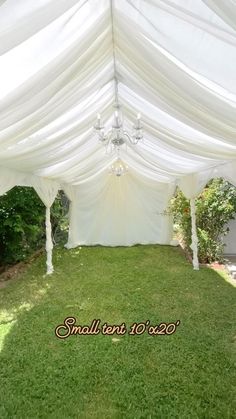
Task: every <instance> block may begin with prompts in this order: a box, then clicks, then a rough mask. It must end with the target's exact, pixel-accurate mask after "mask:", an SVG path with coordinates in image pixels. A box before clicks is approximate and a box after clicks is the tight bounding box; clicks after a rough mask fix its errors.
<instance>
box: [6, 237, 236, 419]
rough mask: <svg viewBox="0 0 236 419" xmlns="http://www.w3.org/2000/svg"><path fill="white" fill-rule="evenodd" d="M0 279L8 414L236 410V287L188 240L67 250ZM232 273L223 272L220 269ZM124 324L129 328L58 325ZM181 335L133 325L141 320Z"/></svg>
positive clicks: (209, 414)
mask: <svg viewBox="0 0 236 419" xmlns="http://www.w3.org/2000/svg"><path fill="white" fill-rule="evenodd" d="M54 265H55V273H54V274H53V275H52V276H43V275H44V272H45V258H44V257H43V256H42V257H39V258H38V259H37V260H36V261H35V262H34V263H33V264H32V266H30V267H29V268H28V269H27V271H26V272H25V273H24V274H21V275H20V277H19V279H17V280H15V281H13V282H12V283H10V284H9V285H7V286H6V287H5V288H3V289H1V290H0V307H1V317H0V339H1V340H0V344H1V352H0V418H1V419H5V418H17V419H18V418H19V419H21V418H24V419H26V418H27V419H34V418H45V419H50V418H57V419H61V418H62V419H63V418H65V419H69V418H78V419H80V418H81V419H82V418H88V419H89V418H91V419H94V418H97V419H108V418H109V419H113V418H114V419H116V418H117V419H119V418H128V419H139V418H147V419H148V418H149V419H152V418H154V419H156V418H160V419H165V418H180V419H185V418H191V419H194V418H212V419H213V418H214V419H215V418H216V419H217V418H235V417H236V404H235V384H236V374H235V362H236V356H235V354H236V332H235V320H236V316H235V313H236V288H234V287H233V286H232V285H230V284H229V283H227V282H226V281H225V279H224V277H223V276H220V274H218V273H217V272H215V271H213V270H210V269H208V268H202V269H201V270H200V271H199V272H197V271H193V270H192V267H191V265H189V263H188V262H187V261H186V260H185V259H184V257H183V255H182V254H181V252H180V249H178V248H171V247H168V246H154V245H153V246H135V247H132V248H103V247H94V248H89V247H83V248H82V249H78V248H77V249H73V250H66V249H57V250H56V251H55V253H54ZM221 275H222V274H221ZM71 316H73V317H75V318H76V324H77V325H90V324H91V322H92V320H93V319H100V321H101V325H102V324H103V323H109V324H111V325H113V324H116V325H119V324H122V323H125V324H126V327H127V333H125V334H124V335H122V336H121V335H116V334H114V335H113V336H112V335H103V334H102V333H99V334H98V335H93V336H86V335H84V336H81V335H77V336H69V337H68V338H66V339H58V338H57V337H56V336H55V333H54V330H55V327H56V326H57V325H59V324H62V323H63V322H64V319H65V318H66V317H71ZM147 320H149V321H150V324H152V325H157V324H159V323H161V322H166V323H170V322H176V321H177V320H180V325H179V326H178V327H177V329H176V332H175V333H174V334H172V335H169V336H168V335H156V336H151V335H149V334H148V332H147V331H145V333H143V334H142V335H139V336H138V335H134V336H132V335H129V334H128V330H129V327H130V325H131V324H132V323H134V322H137V323H138V322H146V321H147Z"/></svg>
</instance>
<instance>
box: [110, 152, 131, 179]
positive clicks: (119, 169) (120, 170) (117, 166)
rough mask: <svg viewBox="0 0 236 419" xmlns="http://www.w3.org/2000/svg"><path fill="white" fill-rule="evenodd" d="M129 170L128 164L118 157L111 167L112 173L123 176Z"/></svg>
mask: <svg viewBox="0 0 236 419" xmlns="http://www.w3.org/2000/svg"><path fill="white" fill-rule="evenodd" d="M127 171H128V166H125V165H124V163H123V162H122V160H121V159H120V158H119V157H118V158H117V159H116V161H115V162H114V163H113V165H112V166H111V167H110V173H111V174H113V175H115V176H122V175H124V174H125V173H126V172H127Z"/></svg>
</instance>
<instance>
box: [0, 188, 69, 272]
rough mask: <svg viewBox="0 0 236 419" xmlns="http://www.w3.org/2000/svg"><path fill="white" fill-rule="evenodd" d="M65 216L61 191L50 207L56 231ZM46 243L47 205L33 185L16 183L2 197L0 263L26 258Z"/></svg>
mask: <svg viewBox="0 0 236 419" xmlns="http://www.w3.org/2000/svg"><path fill="white" fill-rule="evenodd" d="M63 217H64V210H63V208H62V203H61V194H59V195H58V197H57V198H56V200H55V202H54V204H53V206H52V210H51V222H52V233H53V235H54V233H55V231H56V230H57V229H58V226H59V225H60V223H61V222H62V219H63ZM42 246H45V206H44V204H43V203H42V201H41V200H40V198H39V197H38V195H37V193H36V192H35V190H34V189H33V188H30V187H24V188H23V187H15V188H13V189H11V190H10V191H9V192H8V193H6V194H5V195H3V196H1V197H0V264H1V265H4V264H12V263H16V262H19V261H21V260H24V259H25V258H27V257H28V256H29V255H30V254H32V253H33V252H34V251H36V250H37V249H39V248H41V247H42Z"/></svg>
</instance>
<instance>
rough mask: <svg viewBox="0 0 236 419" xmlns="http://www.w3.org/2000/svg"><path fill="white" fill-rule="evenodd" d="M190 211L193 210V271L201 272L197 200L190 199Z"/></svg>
mask: <svg viewBox="0 0 236 419" xmlns="http://www.w3.org/2000/svg"><path fill="white" fill-rule="evenodd" d="M190 209H191V223H192V243H191V246H190V247H191V249H192V251H193V269H194V270H196V271H198V270H199V262H198V238H197V227H196V207H195V199H194V198H191V199H190Z"/></svg>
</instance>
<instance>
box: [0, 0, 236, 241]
mask: <svg viewBox="0 0 236 419" xmlns="http://www.w3.org/2000/svg"><path fill="white" fill-rule="evenodd" d="M235 22H236V2H235V0H230V1H229V0H198V1H196V0H188V1H183V0H43V1H40V2H32V1H30V0H8V1H4V0H0V99H1V100H0V146H1V148H0V175H1V182H0V193H4V192H6V191H7V190H9V189H10V188H11V187H13V186H14V185H18V184H20V185H30V186H34V187H35V189H36V190H37V192H38V193H39V194H41V195H40V196H41V198H42V199H43V200H44V203H45V205H46V206H47V207H49V206H50V205H51V202H52V201H53V197H54V196H55V191H56V190H57V189H59V188H62V189H64V190H65V191H66V193H67V194H68V196H69V198H70V200H71V201H76V202H77V210H75V208H74V209H72V210H71V213H72V215H71V220H72V218H73V219H74V228H73V231H72V229H70V230H71V231H70V239H69V242H71V245H73V243H74V244H75V243H78V240H77V236H76V235H75V229H76V228H75V227H76V226H75V223H76V220H77V219H78V213H80V215H81V216H82V215H83V214H84V213H85V211H86V210H87V211H88V209H89V208H90V207H89V205H92V204H94V205H96V208H98V207H99V205H98V204H99V202H101V199H103V198H104V197H103V195H102V193H101V191H102V190H103V191H104V190H105V189H106V188H108V186H109V184H111V183H112V182H113V181H112V180H111V178H110V177H109V176H108V168H109V166H110V165H111V164H112V162H113V161H114V160H115V158H116V156H114V155H107V154H106V153H105V150H104V147H103V145H102V144H101V143H100V142H99V141H98V139H97V136H96V133H95V132H94V129H93V125H94V123H95V120H96V114H97V113H100V114H101V116H102V119H103V121H104V123H105V127H106V128H108V127H110V126H111V123H112V116H113V111H114V108H113V105H114V100H115V83H116V82H117V83H118V98H119V102H120V103H121V105H122V112H123V115H124V126H125V128H126V129H127V130H128V131H129V130H131V129H132V124H133V122H134V120H135V117H136V114H137V113H138V112H140V113H141V115H142V122H143V130H144V141H143V142H140V143H138V145H136V146H131V145H130V146H128V147H127V148H125V147H123V148H122V147H121V151H120V156H121V159H122V160H123V161H124V163H125V164H127V165H128V167H129V174H128V175H127V176H124V178H126V179H127V180H120V181H121V182H123V184H124V183H125V182H126V184H127V185H126V189H125V188H123V190H124V189H125V190H126V193H128V194H129V197H130V200H131V201H132V202H131V203H130V207H132V205H133V208H136V207H137V205H136V204H135V202H138V195H137V194H138V193H140V190H139V192H137V194H136V195H135V192H134V191H135V190H136V187H135V182H136V183H137V182H139V185H143V197H141V198H140V199H141V200H142V199H145V200H146V202H150V205H149V206H148V205H147V210H146V211H147V214H148V211H149V215H150V216H151V215H152V214H153V213H154V206H153V205H154V204H152V202H153V203H154V202H157V203H158V204H157V207H156V209H159V211H160V212H161V211H163V208H164V206H165V205H166V203H167V201H168V199H169V197H170V196H171V195H172V194H173V191H174V189H175V186H176V185H179V186H180V187H181V189H182V190H183V192H184V193H185V195H186V196H187V197H188V198H189V199H190V198H193V197H195V196H196V195H197V194H198V193H199V192H200V191H201V189H202V188H203V187H204V185H205V184H206V182H207V181H208V180H209V179H210V178H212V177H216V176H224V177H225V178H226V179H228V180H230V181H231V182H232V183H234V184H236V180H235V179H236V176H235V175H236V165H235V159H236V112H235V108H236V48H235V46H236V23H235ZM153 182H154V183H155V182H156V184H155V185H156V188H155V187H154V186H153ZM113 183H114V182H113ZM85 185H86V186H85ZM98 185H100V186H98ZM161 185H162V186H161ZM163 185H167V186H166V187H164V186H163ZM114 187H115V188H118V189H119V188H120V184H119V185H116V186H114V185H113V188H114ZM141 187H142V186H140V188H141ZM108 189H109V188H108ZM118 189H117V191H118ZM147 190H149V195H148V192H147V194H146V195H145V193H146V192H145V191H147ZM109 193H110V201H109V202H110V203H111V202H112V200H113V202H114V199H113V198H112V193H111V192H109ZM122 193H123V192H122ZM155 193H158V194H159V195H158V196H156V197H155V196H154V194H155ZM132 194H133V196H132ZM108 195H109V194H108ZM106 196H107V195H106ZM99 197H100V198H99ZM160 197H163V199H162V202H161V200H160V199H159V198H160ZM87 198H88V199H87ZM99 199H100V201H99ZM126 199H127V196H123V197H122V199H121V200H120V201H122V200H123V202H125V200H126ZM135 200H136V201H135ZM78 202H81V204H80V205H81V206H80V207H79V208H78V205H79V204H78ZM86 202H87V208H86ZM89 202H90V204H89ZM163 203H164V204H163ZM155 205H156V204H155ZM148 208H149V210H148ZM76 211H77V212H76ZM98 211H99V210H98ZM111 211H112V208H111ZM122 211H123V212H122ZM125 211H126V212H125ZM117 213H118V214H119V216H121V215H122V214H123V215H122V219H125V217H126V215H127V208H126V210H125V207H124V205H123V207H122V210H121V209H120V210H119V211H118V210H117ZM132 214H133V212H131V213H130V215H129V216H128V218H129V217H132ZM93 215H94V214H93ZM95 215H96V214H95ZM95 215H94V216H95ZM95 218H96V217H95ZM97 218H98V219H99V220H101V216H99V217H98V212H97ZM113 221H114V223H116V220H115V218H114V220H113ZM136 221H137V219H136ZM137 222H138V221H137ZM114 223H113V224H114ZM155 223H156V221H155ZM72 224H73V223H72ZM146 224H147V223H146ZM149 228H150V231H151V230H152V229H153V226H149ZM81 229H82V226H81ZM109 234H110V233H109ZM150 234H151V233H150ZM74 235H75V236H76V237H74V238H72V236H74ZM99 240H100V239H99V238H98V237H96V238H95V237H94V238H93V239H91V238H90V239H88V236H87V238H86V237H85V238H84V241H85V242H89V243H90V242H91V243H95V242H99ZM120 240H121V242H124V241H125V243H132V242H133V238H132V239H130V238H127V237H126V239H125V240H124V237H123V236H122V237H121V238H120ZM135 240H136V239H135ZM100 241H101V240H100ZM103 242H104V243H106V242H107V240H106V239H105V241H104V240H103ZM108 242H109V240H108ZM118 242H119V241H118Z"/></svg>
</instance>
